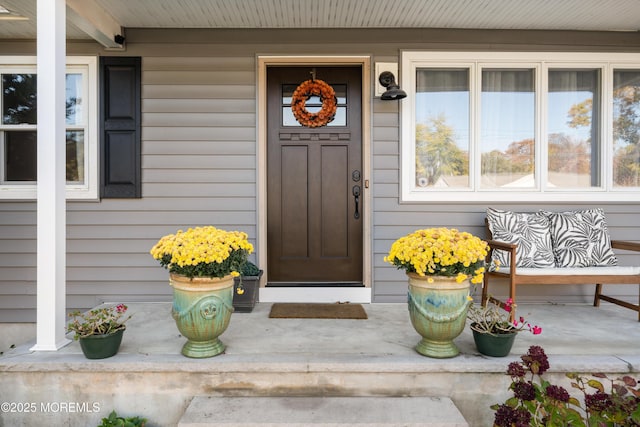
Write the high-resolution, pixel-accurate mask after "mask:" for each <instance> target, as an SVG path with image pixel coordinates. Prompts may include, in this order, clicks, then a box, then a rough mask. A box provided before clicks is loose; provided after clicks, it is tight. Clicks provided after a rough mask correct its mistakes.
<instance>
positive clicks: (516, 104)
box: [480, 69, 536, 189]
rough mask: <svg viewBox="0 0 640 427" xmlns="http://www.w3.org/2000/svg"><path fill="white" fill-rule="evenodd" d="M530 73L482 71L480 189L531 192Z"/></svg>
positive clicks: (532, 112)
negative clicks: (512, 189)
mask: <svg viewBox="0 0 640 427" xmlns="http://www.w3.org/2000/svg"><path fill="white" fill-rule="evenodd" d="M534 81H535V79H534V70H531V69H529V70H489V69H485V70H483V71H482V94H481V98H480V100H481V110H480V112H481V123H480V150H481V153H482V166H481V169H482V170H481V174H482V178H481V181H480V186H481V187H482V188H487V189H495V188H501V187H504V188H534V187H535V185H536V180H535V176H534V171H535V146H534V141H535V118H536V117H535V100H536V99H535V86H534Z"/></svg>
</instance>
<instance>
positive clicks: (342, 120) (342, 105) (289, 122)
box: [282, 84, 347, 127]
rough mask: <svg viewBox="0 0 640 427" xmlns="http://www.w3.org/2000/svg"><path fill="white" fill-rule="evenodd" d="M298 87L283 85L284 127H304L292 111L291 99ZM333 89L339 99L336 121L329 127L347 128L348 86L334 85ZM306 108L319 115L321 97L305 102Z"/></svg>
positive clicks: (329, 124) (295, 85)
mask: <svg viewBox="0 0 640 427" xmlns="http://www.w3.org/2000/svg"><path fill="white" fill-rule="evenodd" d="M297 87H298V85H297V84H283V85H282V126H297V127H302V125H301V124H300V123H298V121H297V120H296V118H295V117H294V115H293V111H291V98H292V97H293V92H294V91H295V90H296V88H297ZM331 87H332V88H333V90H334V91H335V93H336V98H337V99H338V104H337V109H336V115H335V117H334V119H333V120H332V121H331V122H329V123H328V124H327V126H347V85H346V84H332V85H331ZM305 108H306V109H307V111H309V112H310V113H317V112H318V111H320V110H321V109H322V102H320V97H318V96H312V97H310V98H309V99H308V100H307V101H306V102H305Z"/></svg>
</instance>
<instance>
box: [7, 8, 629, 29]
mask: <svg viewBox="0 0 640 427" xmlns="http://www.w3.org/2000/svg"><path fill="white" fill-rule="evenodd" d="M72 2H76V3H90V4H91V5H92V7H93V8H96V9H101V10H102V11H104V12H105V13H106V14H108V15H109V16H110V17H112V19H113V20H114V21H115V22H117V23H118V24H119V25H121V26H123V27H129V28H451V29H454V28H456V29H505V30H583V31H638V30H640V19H638V17H640V0H562V1H559V0H208V1H206V0H133V1H123V0H81V1H80V0H69V1H68V2H67V4H68V5H69V4H70V3H72ZM0 5H1V6H3V7H5V8H6V9H8V10H10V11H11V12H14V13H17V14H19V15H21V16H24V17H27V18H29V20H27V21H2V25H0V38H5V39H6V38H31V39H33V38H35V35H36V22H35V10H36V0H0ZM90 21H91V20H90ZM94 26H96V27H98V26H99V24H98V22H94ZM67 27H68V28H67V36H68V38H70V39H74V38H88V36H87V35H86V34H85V33H84V32H83V31H80V30H79V29H78V27H80V26H79V25H78V24H77V23H76V24H74V23H73V22H71V21H68V25H67ZM80 28H81V27H80ZM101 31H104V30H101Z"/></svg>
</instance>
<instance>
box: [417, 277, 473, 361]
mask: <svg viewBox="0 0 640 427" xmlns="http://www.w3.org/2000/svg"><path fill="white" fill-rule="evenodd" d="M408 276H409V315H410V318H411V324H412V325H413V327H414V329H415V330H416V332H418V333H419V334H420V335H421V336H422V340H421V341H420V342H419V343H418V345H417V346H416V351H417V352H418V353H420V354H422V355H424V356H429V357H434V358H438V359H443V358H449V357H454V356H457V355H458V354H459V353H460V351H459V350H458V347H456V345H455V344H454V343H453V339H454V338H456V337H457V336H458V335H460V334H461V333H462V331H463V329H464V326H465V322H466V320H467V309H468V308H469V302H468V300H467V297H468V295H469V282H468V281H465V282H463V283H458V282H456V280H455V278H452V277H441V276H429V277H420V276H418V275H417V274H414V273H409V274H408Z"/></svg>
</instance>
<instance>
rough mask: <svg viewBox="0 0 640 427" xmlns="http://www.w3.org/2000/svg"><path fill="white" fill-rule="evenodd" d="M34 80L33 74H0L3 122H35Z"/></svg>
mask: <svg viewBox="0 0 640 427" xmlns="http://www.w3.org/2000/svg"><path fill="white" fill-rule="evenodd" d="M36 80H37V79H36V75H35V74H3V75H2V123H3V124H5V125H20V124H30V125H34V124H36V117H37V110H36V107H37V97H36V93H37V92H36V86H37V84H36Z"/></svg>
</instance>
